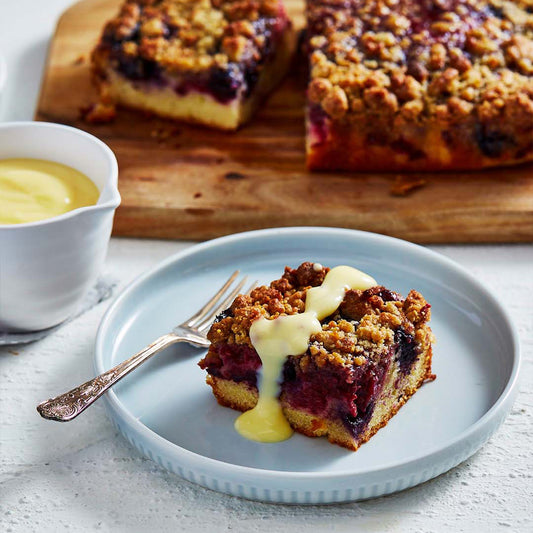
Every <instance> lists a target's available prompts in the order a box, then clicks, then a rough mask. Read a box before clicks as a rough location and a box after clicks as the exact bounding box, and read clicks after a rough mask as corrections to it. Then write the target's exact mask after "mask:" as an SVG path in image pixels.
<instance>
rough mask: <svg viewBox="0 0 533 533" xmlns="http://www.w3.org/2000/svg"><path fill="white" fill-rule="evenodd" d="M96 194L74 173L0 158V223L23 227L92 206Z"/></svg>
mask: <svg viewBox="0 0 533 533" xmlns="http://www.w3.org/2000/svg"><path fill="white" fill-rule="evenodd" d="M99 196H100V192H99V190H98V188H97V187H96V185H95V184H94V183H93V182H92V181H91V180H90V179H89V178H88V177H87V176H86V175H85V174H82V173H81V172H79V171H78V170H76V169H74V168H72V167H69V166H67V165H63V164H61V163H55V162H54V161H45V160H43V159H0V224H24V223H26V222H35V221H37V220H44V219H46V218H51V217H55V216H58V215H62V214H63V213H66V212H67V211H72V210H73V209H78V208H79V207H85V206H88V205H94V204H96V202H97V201H98V197H99Z"/></svg>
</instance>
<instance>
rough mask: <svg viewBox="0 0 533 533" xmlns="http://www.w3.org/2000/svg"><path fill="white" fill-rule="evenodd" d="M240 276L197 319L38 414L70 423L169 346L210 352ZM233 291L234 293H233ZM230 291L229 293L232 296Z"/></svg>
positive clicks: (46, 403) (41, 408) (54, 400)
mask: <svg viewBox="0 0 533 533" xmlns="http://www.w3.org/2000/svg"><path fill="white" fill-rule="evenodd" d="M238 275H239V271H238V270H236V271H235V272H234V273H233V274H232V275H231V276H230V277H229V279H228V281H226V283H224V285H223V286H222V287H221V288H220V289H219V290H218V292H217V293H216V294H215V295H214V296H213V297H212V298H211V299H210V300H209V301H208V302H207V303H206V304H205V305H204V306H203V307H202V308H201V309H200V310H199V311H198V312H197V313H195V314H194V315H193V316H191V317H190V318H189V319H188V320H186V321H185V322H183V323H182V324H180V325H179V326H176V327H175V328H174V329H173V330H172V331H171V332H170V333H167V334H166V335H163V336H162V337H159V338H158V339H157V340H155V341H154V342H152V344H150V345H149V346H147V347H146V348H143V349H142V350H141V351H140V352H138V353H136V354H135V355H133V356H132V357H130V358H129V359H126V360H125V361H123V362H122V363H119V364H118V365H117V366H115V367H114V368H112V369H111V370H108V371H107V372H104V373H103V374H100V375H99V376H96V377H95V378H93V379H91V380H90V381H87V382H86V383H83V384H82V385H80V386H78V387H76V388H74V389H72V390H70V391H68V392H66V393H64V394H61V395H60V396H56V397H55V398H50V399H49V400H46V401H44V402H42V403H40V404H39V405H38V406H37V411H38V412H39V414H40V415H41V416H42V417H43V418H48V419H49V420H57V421H59V422H68V421H70V420H72V419H73V418H76V417H77V416H78V415H79V414H80V413H82V412H83V411H85V409H87V407H89V406H90V405H92V404H93V403H94V402H95V400H97V399H98V398H100V396H102V394H104V392H106V391H107V390H108V389H109V388H110V387H112V386H113V385H114V384H115V383H117V381H120V380H121V379H122V378H123V377H124V376H126V375H128V374H129V373H130V372H131V371H133V370H135V369H136V368H137V367H138V366H140V365H142V364H143V363H144V362H145V361H147V360H148V359H150V357H152V356H153V355H155V354H156V353H158V352H160V351H161V350H163V349H164V348H166V347H167V346H170V345H171V344H174V343H176V342H187V343H189V344H192V345H193V346H196V347H198V348H207V347H208V346H209V341H208V340H207V337H206V334H207V331H208V329H209V328H210V326H211V323H212V322H213V320H214V318H215V317H216V316H217V315H218V314H219V313H220V312H221V311H224V310H225V309H227V308H228V307H229V306H230V304H231V302H232V301H233V299H234V298H235V297H236V296H237V295H238V294H239V293H240V292H241V290H242V288H243V287H244V285H245V284H246V281H247V279H248V278H247V277H244V278H243V279H242V280H241V281H240V282H239V283H237V285H236V286H235V287H234V288H233V289H231V287H232V285H233V282H234V281H235V280H236V278H237V276H238ZM256 285H257V283H253V284H252V285H251V287H249V288H248V290H247V291H246V292H247V293H249V292H250V291H252V289H253V288H254V287H255V286H256ZM230 289H231V290H230ZM228 291H229V293H228Z"/></svg>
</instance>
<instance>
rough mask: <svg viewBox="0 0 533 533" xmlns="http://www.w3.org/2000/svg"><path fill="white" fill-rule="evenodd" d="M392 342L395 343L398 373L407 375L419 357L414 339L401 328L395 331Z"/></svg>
mask: <svg viewBox="0 0 533 533" xmlns="http://www.w3.org/2000/svg"><path fill="white" fill-rule="evenodd" d="M394 340H395V342H396V343H397V346H398V347H397V349H396V361H398V364H399V365H400V372H402V373H403V374H407V373H408V372H409V371H410V370H411V367H412V366H413V363H414V362H415V361H416V359H417V357H418V355H419V349H418V347H417V345H416V342H415V339H414V337H413V336H412V335H410V334H409V333H406V332H405V331H404V330H403V329H402V328H400V329H398V330H397V331H396V334H395V335H394Z"/></svg>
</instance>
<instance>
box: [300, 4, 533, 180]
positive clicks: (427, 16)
mask: <svg viewBox="0 0 533 533" xmlns="http://www.w3.org/2000/svg"><path fill="white" fill-rule="evenodd" d="M307 15H308V46H309V58H310V81H309V86H308V95H307V96H308V100H307V102H308V103H307V165H308V167H309V168H310V169H338V170H343V169H344V170H353V171H357V170H363V171H364V170H445V169H476V168H481V167H490V166H494V165H509V164H516V163H521V162H525V161H530V160H532V159H533V4H532V3H531V0H307Z"/></svg>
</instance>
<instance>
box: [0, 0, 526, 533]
mask: <svg viewBox="0 0 533 533" xmlns="http://www.w3.org/2000/svg"><path fill="white" fill-rule="evenodd" d="M70 3H72V2H71V0H47V1H46V2H43V1H38V0H34V1H31V0H16V1H15V0H0V53H1V54H3V55H4V57H5V59H6V61H7V64H8V81H7V86H6V88H5V91H4V93H3V95H2V96H1V97H0V99H1V101H0V119H1V120H2V121H6V120H29V119H31V118H32V116H33V111H34V106H35V103H36V98H37V94H38V90H39V83H40V78H41V74H42V69H43V65H44V60H45V56H46V50H47V45H48V42H49V39H50V36H51V35H52V32H53V28H54V25H55V21H56V20H57V17H58V16H59V14H60V13H61V12H62V11H63V10H64V9H65V7H66V6H67V5H69V4H70ZM191 245H192V244H191V243H187V242H176V241H174V242H172V241H154V240H138V239H112V240H111V244H110V248H109V254H108V258H107V262H106V265H105V271H106V272H107V273H109V274H111V275H113V276H115V277H116V278H118V279H119V287H118V288H117V291H118V290H120V289H121V288H123V287H125V286H126V285H127V283H128V282H129V281H131V280H132V279H133V278H134V277H136V276H137V275H138V274H140V273H141V272H143V271H145V270H146V269H148V268H150V267H152V266H153V265H155V264H157V263H158V262H159V261H161V260H162V259H163V258H165V257H168V256H169V255H171V254H173V253H175V252H177V251H179V250H182V249H184V248H185V247H188V246H191ZM431 248H432V249H434V250H437V251H439V252H441V253H443V254H445V255H447V256H449V257H451V258H452V259H454V260H456V261H457V262H458V263H460V264H462V265H463V266H465V267H466V268H468V269H469V270H470V271H471V272H473V273H474V274H475V275H476V276H477V277H478V278H479V279H480V280H481V281H482V282H483V283H484V284H486V286H487V287H489V288H490V289H491V290H492V291H493V292H494V293H495V294H496V295H497V296H498V297H499V298H500V299H501V301H502V302H503V304H504V305H505V306H506V307H507V309H508V310H509V312H510V313H511V315H512V317H513V318H514V320H515V322H516V325H517V328H518V331H519V334H520V337H521V344H522V351H523V359H524V361H523V367H522V376H521V386H520V392H519V395H518V398H517V401H516V402H515V405H514V408H513V409H512V412H511V414H510V416H509V417H508V419H507V420H506V422H505V423H504V425H503V426H502V427H501V428H500V430H499V431H498V432H497V433H496V434H495V435H494V436H493V437H492V439H490V441H489V442H488V443H487V444H486V445H485V446H484V447H483V448H482V449H481V450H480V451H479V452H478V453H477V454H475V455H474V456H473V457H472V458H470V459H469V460H468V461H466V462H465V463H463V464H462V465H460V466H458V467H457V468H455V469H453V470H451V471H450V472H448V473H447V474H444V475H442V476H440V477H439V478H437V479H434V480H432V481H429V482H427V483H425V484H423V485H420V486H418V487H415V488H413V489H410V490H407V491H404V492H401V493H398V494H395V495H391V496H388V497H384V498H379V499H376V500H371V501H365V502H360V503H353V504H343V505H331V506H326V507H318V506H316V507H315V506H313V507H304V506H281V505H270V504H263V503H257V502H250V501H245V500H241V499H238V498H234V497H230V496H226V495H223V494H218V493H216V492H212V491H210V490H207V489H203V488H201V487H199V486H196V485H193V484H191V483H189V482H187V481H184V480H182V479H180V478H179V477H177V476H175V475H173V474H170V473H168V472H166V471H165V470H162V469H161V468H160V467H159V466H157V465H156V464H155V463H152V462H151V461H149V460H147V459H145V458H144V457H143V456H141V455H140V454H139V453H138V452H137V451H136V450H135V449H133V448H132V447H131V446H130V445H129V444H127V443H126V441H125V440H124V439H123V438H122V437H121V436H120V435H118V434H117V432H116V431H115V429H114V428H113V426H112V425H111V423H110V422H109V420H108V419H107V418H106V415H105V413H104V410H103V407H102V405H98V404H96V405H95V406H94V407H92V408H91V409H90V410H89V411H88V412H87V413H85V414H84V415H83V416H81V417H80V418H79V419H77V420H75V421H73V422H70V423H68V424H58V423H53V422H49V421H45V420H42V419H41V418H40V417H39V416H38V414H37V412H36V411H35V405H36V404H37V403H38V402H39V401H41V400H43V399H45V398H48V397H49V396H50V395H54V394H57V393H59V392H63V391H64V390H65V389H66V388H67V387H70V386H73V385H75V384H78V383H81V382H83V381H85V380H87V379H88V378H90V377H92V356H93V342H94V338H95V334H96V329H97V327H98V324H99V322H100V320H101V317H102V315H103V313H104V311H105V310H106V308H107V307H108V306H109V303H110V300H108V301H106V302H103V303H101V304H100V305H98V306H97V307H95V308H93V309H92V310H90V311H89V312H87V313H86V314H84V315H83V316H81V317H79V318H78V319H76V320H74V321H73V322H70V323H68V324H66V325H64V326H63V327H62V328H60V329H59V330H58V331H56V332H55V333H53V334H52V335H50V336H49V337H47V338H45V339H44V340H42V341H39V342H35V343H32V344H29V345H26V346H18V347H9V348H6V347H3V348H0V531H6V532H9V531H13V532H24V533H25V532H30V531H39V532H56V531H63V530H67V531H69V530H70V531H76V532H77V531H80V532H83V531H93V530H99V531H118V532H120V531H125V532H126V531H128V532H136V531H139V532H140V531H186V532H196V531H198V532H218V531H229V530H232V531H243V532H262V531H265V532H269V533H276V532H284V533H285V532H289V533H290V532H296V531H299V532H300V531H303V530H306V531H316V532H323V531H324V532H325V531H339V532H343V531H346V532H348V531H350V532H351V531H371V532H389V531H390V532H408V531H409V532H411V531H412V532H433V531H435V532H444V531H446V532H448V531H452V532H459V531H465V532H476V531H483V532H492V531H509V532H532V531H533V518H532V517H533V503H532V502H533V453H532V450H533V424H532V418H533V416H532V415H533V306H532V303H531V301H532V297H533V246H531V245H520V246H516V245H499V246H432V247H431ZM0 253H1V250H0Z"/></svg>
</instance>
